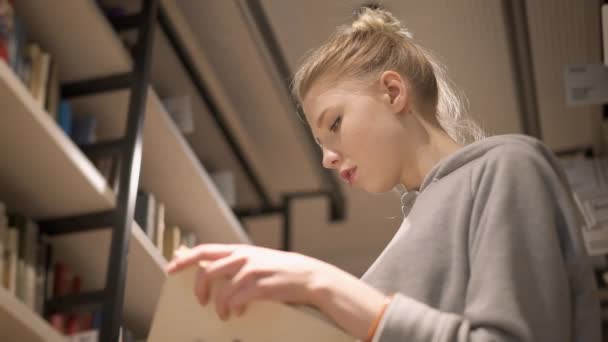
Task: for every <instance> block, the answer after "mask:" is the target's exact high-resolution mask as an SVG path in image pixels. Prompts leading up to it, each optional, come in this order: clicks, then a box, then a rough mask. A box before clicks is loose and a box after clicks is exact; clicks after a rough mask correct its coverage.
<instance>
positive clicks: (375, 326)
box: [364, 294, 395, 342]
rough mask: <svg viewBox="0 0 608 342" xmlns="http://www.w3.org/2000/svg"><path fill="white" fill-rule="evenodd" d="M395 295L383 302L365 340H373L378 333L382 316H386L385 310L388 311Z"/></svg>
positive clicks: (367, 341) (368, 341)
mask: <svg viewBox="0 0 608 342" xmlns="http://www.w3.org/2000/svg"><path fill="white" fill-rule="evenodd" d="M394 296H395V295H394V294H392V295H390V296H388V297H387V298H386V301H385V302H384V304H382V308H381V309H380V312H378V315H377V316H376V318H374V321H373V322H372V325H371V326H370V327H369V330H368V331H367V338H366V339H365V340H364V341H365V342H372V339H373V338H374V335H375V334H376V330H377V329H378V325H379V324H380V321H381V320H382V316H384V311H386V308H387V307H388V305H389V304H390V303H391V301H392V300H393V297H394Z"/></svg>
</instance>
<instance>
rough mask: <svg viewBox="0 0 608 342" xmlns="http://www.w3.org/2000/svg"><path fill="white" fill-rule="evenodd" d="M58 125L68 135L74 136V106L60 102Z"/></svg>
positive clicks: (63, 101)
mask: <svg viewBox="0 0 608 342" xmlns="http://www.w3.org/2000/svg"><path fill="white" fill-rule="evenodd" d="M57 123H58V124H59V127H61V129H62V130H63V131H64V132H65V134H67V135H68V136H72V106H71V105H70V103H69V102H68V101H66V100H61V101H60V102H59V111H58V113H57Z"/></svg>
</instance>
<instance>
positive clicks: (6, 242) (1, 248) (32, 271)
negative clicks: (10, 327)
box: [0, 202, 52, 314]
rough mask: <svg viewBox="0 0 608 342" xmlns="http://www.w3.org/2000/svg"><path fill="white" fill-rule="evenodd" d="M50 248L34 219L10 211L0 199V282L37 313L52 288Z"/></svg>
mask: <svg viewBox="0 0 608 342" xmlns="http://www.w3.org/2000/svg"><path fill="white" fill-rule="evenodd" d="M50 250H51V247H50V243H49V240H48V238H47V237H46V236H45V235H43V234H39V228H38V225H37V224H36V223H35V222H34V221H32V220H30V219H28V218H27V217H25V216H23V215H20V214H16V213H10V214H9V213H8V212H7V209H6V206H5V205H4V204H3V203H1V202H0V256H1V258H0V283H1V284H2V286H3V287H4V288H5V289H6V290H8V291H9V292H10V293H12V294H13V295H15V296H16V297H17V298H18V299H20V300H21V301H22V302H23V303H24V304H25V305H26V306H27V307H29V308H30V309H32V310H33V311H35V312H37V313H38V314H42V313H43V307H44V302H45V299H46V298H48V296H49V294H50V293H51V290H52V289H51V287H50V284H48V283H47V279H48V277H47V273H48V269H49V263H50Z"/></svg>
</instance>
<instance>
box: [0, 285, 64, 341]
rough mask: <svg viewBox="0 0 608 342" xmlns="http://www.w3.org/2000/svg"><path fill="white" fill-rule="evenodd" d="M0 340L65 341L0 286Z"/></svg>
mask: <svg viewBox="0 0 608 342" xmlns="http://www.w3.org/2000/svg"><path fill="white" fill-rule="evenodd" d="M0 322H1V323H0V340H2V341H32V342H46V341H48V342H67V339H66V338H65V337H63V336H61V335H60V334H59V333H57V332H56V331H55V329H53V328H51V326H50V325H49V324H48V323H47V322H46V321H45V320H43V319H42V317H40V316H39V315H37V314H36V313H34V312H33V311H32V310H30V308H28V307H27V306H26V305H25V304H23V303H22V302H21V301H20V300H19V299H17V298H16V297H15V295H13V294H12V293H10V292H8V291H7V290H6V289H5V288H3V287H1V286H0Z"/></svg>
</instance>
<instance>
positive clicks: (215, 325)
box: [148, 267, 355, 342]
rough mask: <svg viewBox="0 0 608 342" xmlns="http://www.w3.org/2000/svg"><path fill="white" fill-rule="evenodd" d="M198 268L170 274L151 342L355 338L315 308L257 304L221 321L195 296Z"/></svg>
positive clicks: (341, 341)
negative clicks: (237, 315) (323, 316)
mask: <svg viewBox="0 0 608 342" xmlns="http://www.w3.org/2000/svg"><path fill="white" fill-rule="evenodd" d="M195 277H196V267H190V268H188V269H185V270H182V271H180V272H178V273H176V274H173V275H170V276H169V277H168V278H167V280H166V282H165V284H164V286H163V289H162V292H161V296H160V299H159V302H158V306H157V308H156V313H155V315H154V320H153V322H152V329H151V331H150V335H149V336H148V341H149V342H161V341H162V342H165V341H188V342H272V341H281V342H283V341H290V342H300V341H301V342H305V341H306V342H310V341H315V342H323V341H327V342H353V341H355V338H353V337H351V336H349V335H347V334H346V333H345V332H344V331H342V330H341V329H339V328H338V327H337V326H335V325H334V324H332V323H331V322H329V321H328V320H325V319H324V318H322V317H321V315H316V314H312V313H311V312H310V308H308V307H306V308H298V307H295V306H289V305H285V304H280V303H276V302H263V301H259V302H255V303H251V304H250V305H249V306H248V307H247V311H246V312H245V314H244V315H243V316H241V317H236V316H235V315H231V316H230V318H229V319H228V320H227V321H222V320H220V319H219V317H218V316H217V314H216V312H215V305H214V304H213V301H210V302H209V304H207V305H206V306H201V305H200V304H199V302H198V300H197V298H196V296H195V295H194V290H193V289H194V281H195Z"/></svg>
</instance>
